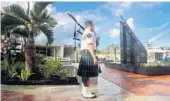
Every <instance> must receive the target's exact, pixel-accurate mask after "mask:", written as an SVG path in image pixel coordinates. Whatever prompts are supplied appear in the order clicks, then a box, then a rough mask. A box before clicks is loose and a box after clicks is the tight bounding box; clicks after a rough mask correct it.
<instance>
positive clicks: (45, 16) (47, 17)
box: [36, 9, 57, 27]
mask: <svg viewBox="0 0 170 101" xmlns="http://www.w3.org/2000/svg"><path fill="white" fill-rule="evenodd" d="M36 21H38V22H39V23H40V24H44V23H46V24H49V26H50V27H55V26H56V25H57V21H56V20H55V19H54V18H53V17H52V16H51V14H50V13H49V12H48V10H47V9H44V11H43V13H42V15H41V16H40V18H39V19H37V20H36Z"/></svg>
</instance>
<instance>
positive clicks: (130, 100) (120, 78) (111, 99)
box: [1, 65, 170, 101]
mask: <svg viewBox="0 0 170 101" xmlns="http://www.w3.org/2000/svg"><path fill="white" fill-rule="evenodd" d="M101 67H102V71H103V72H102V73H101V74H100V76H99V78H98V84H97V85H96V84H95V83H94V84H93V85H92V87H91V88H90V90H92V91H95V92H98V93H97V96H98V97H97V98H94V99H85V98H83V97H82V96H81V95H80V92H81V86H80V85H67V86H58V85H50V86H47V85H42V86H39V85H37V86H7V85H1V89H2V90H1V91H2V95H1V96H2V97H1V98H2V99H1V100H2V101H169V99H170V76H169V75H168V76H154V77H148V76H143V75H138V74H133V73H128V72H123V71H119V70H115V69H111V68H105V67H104V65H102V66H101ZM93 79H94V78H93Z"/></svg>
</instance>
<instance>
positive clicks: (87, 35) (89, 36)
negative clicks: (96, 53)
mask: <svg viewBox="0 0 170 101" xmlns="http://www.w3.org/2000/svg"><path fill="white" fill-rule="evenodd" d="M89 43H91V44H93V47H94V49H96V35H95V33H94V32H92V31H90V30H89V29H85V31H84V33H83V35H82V36H81V50H86V49H88V44H89Z"/></svg>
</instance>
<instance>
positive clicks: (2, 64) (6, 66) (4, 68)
mask: <svg viewBox="0 0 170 101" xmlns="http://www.w3.org/2000/svg"><path fill="white" fill-rule="evenodd" d="M8 68H9V64H8V63H7V62H6V61H1V70H8Z"/></svg>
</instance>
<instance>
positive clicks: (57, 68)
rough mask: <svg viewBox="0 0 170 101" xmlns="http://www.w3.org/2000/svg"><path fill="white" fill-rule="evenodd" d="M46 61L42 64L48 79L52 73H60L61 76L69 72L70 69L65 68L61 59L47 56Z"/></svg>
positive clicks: (43, 72) (41, 66)
mask: <svg viewBox="0 0 170 101" xmlns="http://www.w3.org/2000/svg"><path fill="white" fill-rule="evenodd" d="M44 60H45V63H44V64H40V65H39V67H40V68H41V72H42V74H43V75H44V76H45V78H46V79H48V78H49V77H50V76H51V75H58V76H60V77H65V76H67V74H68V72H69V71H68V70H67V69H65V68H63V63H62V62H60V60H55V59H53V58H45V59H44Z"/></svg>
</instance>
